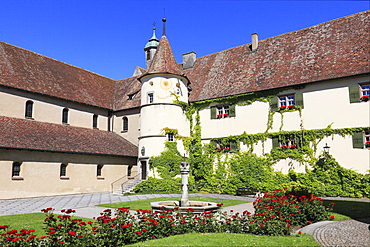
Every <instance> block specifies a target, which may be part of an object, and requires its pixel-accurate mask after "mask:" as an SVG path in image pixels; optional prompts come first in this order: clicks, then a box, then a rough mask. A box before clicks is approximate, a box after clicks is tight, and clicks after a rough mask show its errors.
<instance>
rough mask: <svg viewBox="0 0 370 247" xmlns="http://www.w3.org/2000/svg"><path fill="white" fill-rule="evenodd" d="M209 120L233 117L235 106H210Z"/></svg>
mask: <svg viewBox="0 0 370 247" xmlns="http://www.w3.org/2000/svg"><path fill="white" fill-rule="evenodd" d="M210 109H211V119H224V118H232V117H235V105H232V104H222V105H215V106H211V108H210Z"/></svg>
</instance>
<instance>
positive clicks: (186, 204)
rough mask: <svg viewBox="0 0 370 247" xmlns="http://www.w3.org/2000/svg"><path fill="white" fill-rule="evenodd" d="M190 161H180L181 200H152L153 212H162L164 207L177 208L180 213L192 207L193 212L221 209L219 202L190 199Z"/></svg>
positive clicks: (199, 212)
mask: <svg viewBox="0 0 370 247" xmlns="http://www.w3.org/2000/svg"><path fill="white" fill-rule="evenodd" d="M189 166H190V165H189V163H188V162H186V161H182V162H181V163H180V171H181V181H182V185H181V190H182V193H181V200H180V201H160V202H151V203H150V205H151V207H152V211H153V212H160V211H161V210H162V209H163V207H164V208H165V209H176V210H179V211H180V213H186V212H187V211H189V209H191V211H192V213H193V214H201V213H203V212H207V211H215V210H218V209H219V206H217V203H214V202H199V201H189V192H188V188H189V181H188V179H189Z"/></svg>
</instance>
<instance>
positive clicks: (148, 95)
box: [147, 92, 154, 104]
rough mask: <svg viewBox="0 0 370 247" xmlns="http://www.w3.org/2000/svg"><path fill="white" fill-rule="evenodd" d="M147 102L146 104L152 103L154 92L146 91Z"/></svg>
mask: <svg viewBox="0 0 370 247" xmlns="http://www.w3.org/2000/svg"><path fill="white" fill-rule="evenodd" d="M147 103H148V104H152V103H154V92H148V94H147Z"/></svg>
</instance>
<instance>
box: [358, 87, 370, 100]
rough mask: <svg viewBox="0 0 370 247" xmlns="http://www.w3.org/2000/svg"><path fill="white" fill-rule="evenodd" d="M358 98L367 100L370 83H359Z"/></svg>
mask: <svg viewBox="0 0 370 247" xmlns="http://www.w3.org/2000/svg"><path fill="white" fill-rule="evenodd" d="M359 87H360V88H359V90H360V100H361V101H369V98H370V83H364V84H360V85H359Z"/></svg>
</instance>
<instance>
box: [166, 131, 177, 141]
mask: <svg viewBox="0 0 370 247" xmlns="http://www.w3.org/2000/svg"><path fill="white" fill-rule="evenodd" d="M167 141H169V142H173V141H175V137H174V135H173V133H168V134H167Z"/></svg>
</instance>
